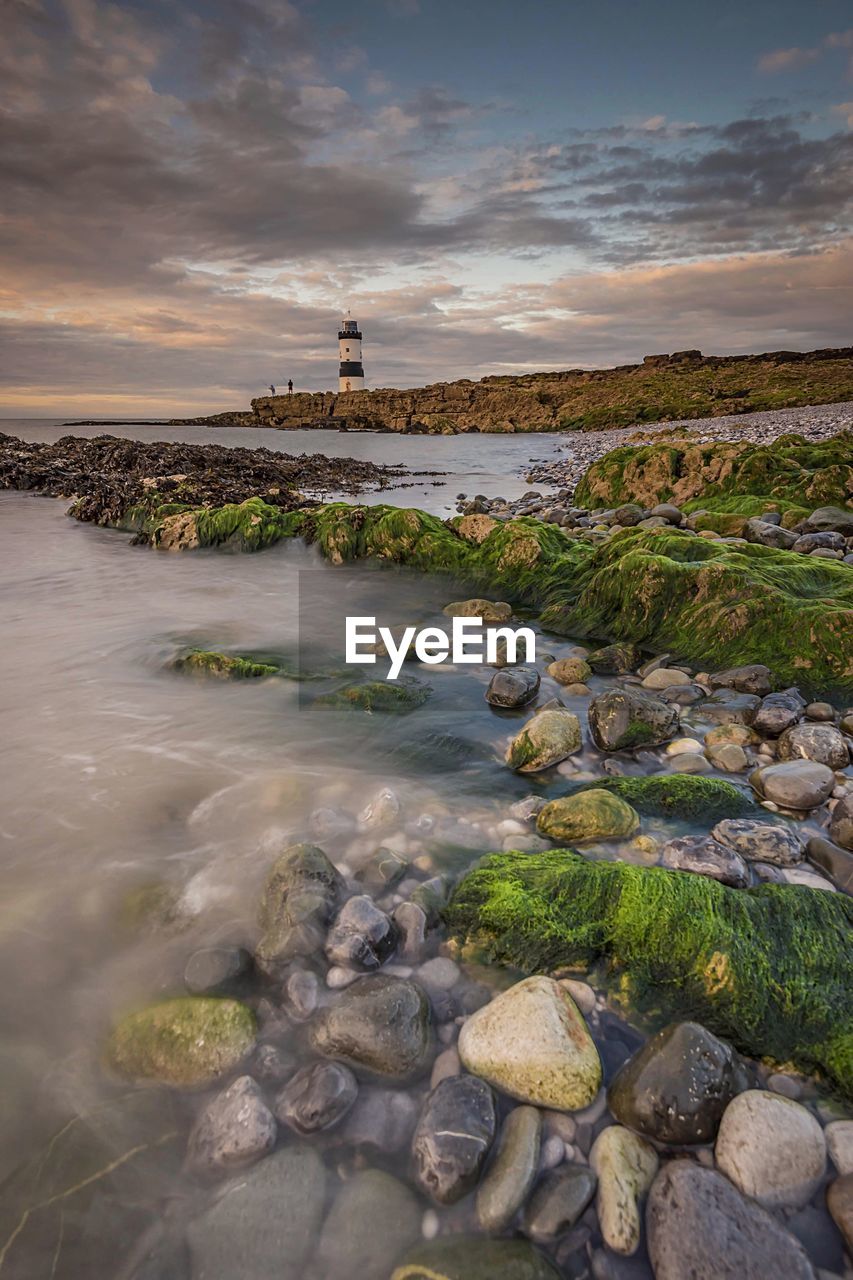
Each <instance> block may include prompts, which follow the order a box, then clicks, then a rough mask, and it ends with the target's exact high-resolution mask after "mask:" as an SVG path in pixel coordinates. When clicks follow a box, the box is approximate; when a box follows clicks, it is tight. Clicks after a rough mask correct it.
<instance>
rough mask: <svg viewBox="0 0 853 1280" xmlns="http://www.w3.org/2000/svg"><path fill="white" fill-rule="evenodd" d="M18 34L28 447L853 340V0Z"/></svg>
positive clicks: (4, 288) (219, 6) (198, 2)
mask: <svg viewBox="0 0 853 1280" xmlns="http://www.w3.org/2000/svg"><path fill="white" fill-rule="evenodd" d="M0 4H2V14H0V326H2V333H0V415H3V416H6V417H8V416H13V417H14V416H25V417H39V416H54V415H63V416H64V415H74V416H86V415H88V414H91V415H93V416H109V415H114V416H116V417H124V416H131V415H135V414H138V415H143V416H146V417H161V416H171V415H183V414H186V415H194V414H203V413H210V412H215V411H218V410H223V409H234V408H246V407H248V402H249V399H250V398H251V397H252V396H253V395H259V394H263V392H264V390H265V388H266V386H267V384H269V383H275V384H283V383H286V381H287V379H288V378H292V379H293V381H294V383H295V385H296V389H297V390H326V389H331V388H334V387H335V386H336V383H337V363H336V362H337V336H336V335H337V328H338V323H339V318H340V316H341V315H342V313H343V312H345V311H346V310H348V309H350V310H351V311H352V314H353V316H355V317H356V318H357V319H358V321H359V323H360V326H361V328H362V330H363V332H364V364H365V374H366V381H367V385H368V386H370V387H383V386H397V387H406V386H416V385H422V384H424V383H428V382H434V381H450V380H453V379H455V378H461V377H469V378H480V377H483V376H486V375H490V374H506V373H522V372H530V371H534V370H548V369H565V368H577V367H585V368H593V367H606V366H610V365H614V364H622V363H629V362H634V361H638V360H641V359H642V357H643V356H644V355H646V354H650V353H654V352H664V351H673V350H679V349H683V348H685V347H699V348H701V349H702V350H703V351H705V352H707V353H716V354H732V353H737V352H747V351H764V350H776V349H779V348H786V349H799V350H807V349H811V348H814V347H823V346H842V345H847V344H849V343H850V342H851V340H853V339H851V324H850V319H851V315H853V253H851V240H853V236H851V228H850V211H851V190H853V27H851V25H850V19H851V10H850V6H849V3H848V0H813V2H812V3H811V4H804V3H803V2H802V0H772V2H765V0H737V2H736V3H735V2H733V0H712V2H708V0H693V3H690V4H685V3H684V0H644V3H642V4H638V3H636V0H618V2H617V0H596V2H595V3H594V4H593V3H590V2H589V0H528V2H527V3H526V4H518V3H514V4H510V3H508V0H489V2H488V3H485V2H483V0H465V2H464V3H460V0H360V3H358V4H355V3H352V2H351V0H194V2H189V0H118V2H116V3H106V2H104V0H0Z"/></svg>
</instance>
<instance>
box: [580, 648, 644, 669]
mask: <svg viewBox="0 0 853 1280" xmlns="http://www.w3.org/2000/svg"><path fill="white" fill-rule="evenodd" d="M640 661H641V654H640V651H639V649H638V648H637V647H636V646H635V645H633V644H608V645H605V646H604V648H603V649H595V650H594V651H593V652H592V653H591V654H589V656H588V658H587V662H588V663H589V665H590V666H591V667H592V669H593V671H594V672H595V673H596V674H597V675H602V676H618V675H626V674H627V673H628V672H629V671H634V670H635V669H636V668H637V667H638V666H639V665H640Z"/></svg>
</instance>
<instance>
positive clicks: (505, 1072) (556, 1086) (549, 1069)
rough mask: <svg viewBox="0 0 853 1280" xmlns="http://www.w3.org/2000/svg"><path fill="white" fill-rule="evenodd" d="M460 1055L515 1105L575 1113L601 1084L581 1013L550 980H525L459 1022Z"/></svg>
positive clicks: (596, 1062) (587, 1102) (472, 1070)
mask: <svg viewBox="0 0 853 1280" xmlns="http://www.w3.org/2000/svg"><path fill="white" fill-rule="evenodd" d="M458 1047H459V1057H460V1058H461V1059H462V1063H463V1066H464V1067H465V1068H466V1069H467V1070H468V1071H470V1072H472V1074H474V1075H478V1076H482V1078H483V1079H484V1080H487V1081H488V1082H489V1084H492V1085H494V1086H495V1088H497V1089H501V1090H502V1091H503V1092H504V1093H508V1094H509V1095H510V1097H512V1098H517V1099H518V1100H519V1101H520V1102H529V1103H532V1104H533V1105H534V1106H543V1107H551V1108H553V1109H554V1110H556V1111H575V1110H578V1109H580V1108H581V1107H585V1106H587V1105H588V1104H589V1103H590V1102H591V1101H592V1099H593V1098H594V1097H595V1096H596V1094H597V1093H598V1090H599V1088H600V1086H601V1062H600V1060H599V1057H598V1051H597V1050H596V1048H595V1045H594V1043H593V1041H592V1038H591V1036H590V1034H589V1031H588V1030H587V1027H586V1023H585V1022H584V1020H583V1018H582V1016H581V1014H580V1013H579V1011H578V1009H577V1007H576V1005H575V1003H574V1001H573V1000H572V998H571V996H570V995H569V994H568V992H566V991H564V990H563V989H562V988H561V987H560V986H559V984H558V983H557V982H555V981H554V980H553V979H552V978H543V977H534V978H525V979H523V981H521V982H517V983H516V984H515V986H513V987H510V988H509V990H507V991H504V992H502V993H501V994H500V995H499V996H496V997H495V999H494V1000H492V1002H491V1003H490V1004H488V1005H485V1006H484V1007H483V1008H482V1009H478V1010H477V1012H476V1013H474V1014H472V1015H471V1017H470V1018H469V1019H468V1020H467V1022H465V1023H464V1025H463V1027H462V1029H461V1031H460V1033H459V1046H458Z"/></svg>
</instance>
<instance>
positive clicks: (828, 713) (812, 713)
mask: <svg viewBox="0 0 853 1280" xmlns="http://www.w3.org/2000/svg"><path fill="white" fill-rule="evenodd" d="M803 714H804V715H805V717H806V719H807V720H826V721H828V722H829V723H830V724H831V723H832V722H833V720H834V719H835V708H834V707H833V705H832V703H831V702H810V703H809V704H808V706H807V707H806V709H805V711H804V712H803Z"/></svg>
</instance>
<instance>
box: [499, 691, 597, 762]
mask: <svg viewBox="0 0 853 1280" xmlns="http://www.w3.org/2000/svg"><path fill="white" fill-rule="evenodd" d="M580 749H581V725H580V720H578V718H577V716H576V715H575V714H574V712H573V711H569V710H567V709H566V708H565V707H546V708H544V709H543V710H542V711H539V712H537V714H536V715H535V716H533V717H532V719H530V720H528V721H527V723H526V724H525V726H524V728H523V729H522V730H521V731H520V732H519V733H517V734H516V735H515V737H514V738H513V740H512V742H511V743H510V744H509V746H508V748H507V753H506V762H507V764H508V765H509V767H510V768H511V769H515V770H516V771H517V772H518V773H538V772H539V771H540V770H542V769H548V768H550V767H551V766H552V765H555V764H559V762H560V761H561V760H565V759H566V757H567V756H570V755H573V754H574V753H575V752H576V751H580Z"/></svg>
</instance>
